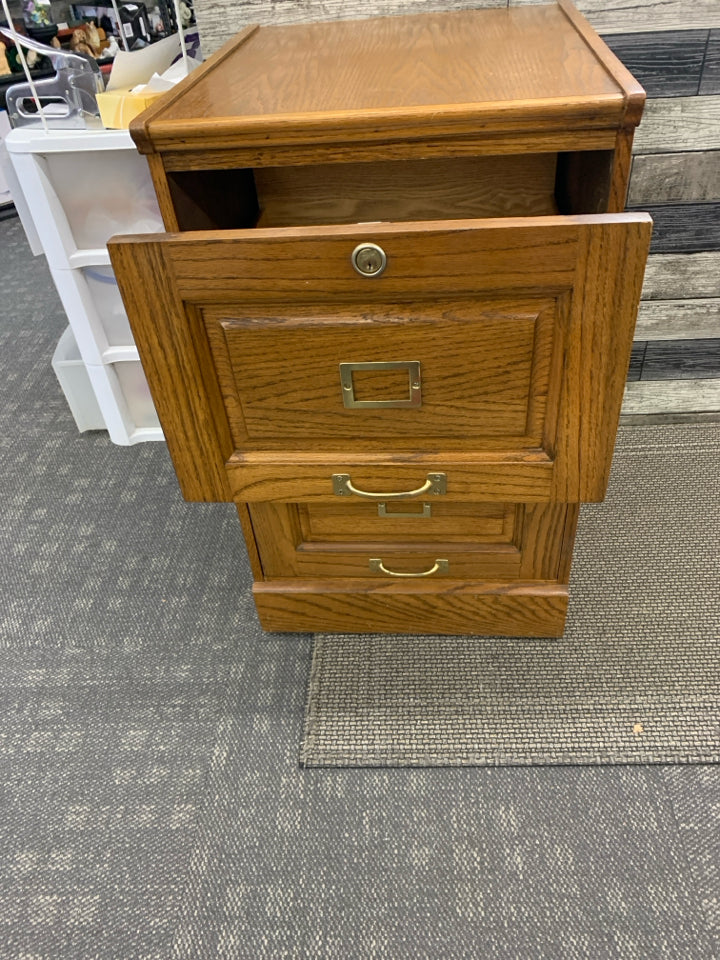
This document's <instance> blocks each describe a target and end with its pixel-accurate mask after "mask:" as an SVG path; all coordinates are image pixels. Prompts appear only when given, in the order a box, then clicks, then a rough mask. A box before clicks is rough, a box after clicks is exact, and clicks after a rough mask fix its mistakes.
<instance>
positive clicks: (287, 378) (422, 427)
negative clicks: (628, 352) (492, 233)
mask: <svg viewBox="0 0 720 960" xmlns="http://www.w3.org/2000/svg"><path fill="white" fill-rule="evenodd" d="M243 314H246V317H245V319H240V318H241V317H242V316H243ZM223 316H224V317H225V319H223ZM230 318H232V319H230ZM205 321H206V324H207V326H208V335H209V338H210V343H211V346H212V350H213V355H214V357H215V367H216V370H217V371H218V379H219V382H220V384H221V389H222V392H223V395H224V396H225V397H226V398H227V399H226V408H227V410H228V413H229V417H230V424H231V429H232V432H233V436H234V437H235V440H236V443H237V445H238V446H241V447H244V448H248V446H249V445H253V444H254V445H257V444H262V443H264V442H265V441H275V442H276V443H282V444H284V445H285V446H286V447H287V448H288V449H290V448H299V449H301V450H302V449H307V447H308V444H310V445H311V446H312V447H313V448H314V449H316V450H320V449H324V448H327V447H328V446H329V447H330V448H331V449H332V448H335V447H336V445H337V443H338V442H345V443H347V442H350V441H351V440H352V441H354V442H356V443H358V444H362V443H366V442H369V441H372V442H373V444H374V446H375V448H376V449H377V450H378V452H381V451H383V450H386V449H393V448H394V447H397V446H398V444H400V446H402V441H403V440H408V441H411V442H414V444H415V445H417V444H427V443H434V444H442V445H445V446H447V445H448V444H453V445H454V446H457V445H460V446H461V447H462V448H463V449H467V448H468V447H469V446H472V445H473V444H474V443H475V444H476V443H478V442H480V443H481V444H482V445H483V446H484V444H485V443H487V441H488V439H489V438H493V437H495V438H497V445H499V446H508V445H510V446H512V447H516V446H518V445H520V446H527V447H533V446H540V445H541V442H542V436H543V425H544V420H545V407H546V403H547V396H548V393H549V389H550V385H549V377H550V364H551V358H552V353H553V349H556V348H555V347H554V339H555V336H556V327H557V325H558V323H559V322H560V321H559V320H558V317H557V312H556V308H555V302H554V301H553V300H548V299H547V298H538V299H534V300H528V301H523V300H522V299H518V300H514V301H513V300H510V301H503V300H495V299H491V300H485V301H484V302H483V300H479V299H472V300H462V299H458V300H449V301H444V300H438V301H434V300H433V301H428V300H427V299H425V298H423V299H418V301H417V302H415V303H413V304H407V303H402V302H400V303H392V302H391V303H387V304H385V303H383V304H376V305H373V306H370V305H363V306H362V307H360V308H358V306H357V305H351V306H349V307H348V306H345V305H343V304H342V303H337V302H334V303H333V304H332V305H331V306H330V307H329V308H328V307H326V306H324V305H321V304H320V305H318V306H317V307H315V308H313V309H305V310H302V309H300V308H299V307H297V306H295V307H293V306H291V307H288V306H287V305H285V304H283V305H280V306H279V307H275V308H274V309H273V307H272V305H263V306H262V307H260V308H259V309H258V308H257V307H256V308H255V309H254V310H248V309H245V310H243V309H242V308H241V307H240V306H237V307H233V308H232V310H230V309H226V308H225V307H221V308H220V309H219V310H211V311H206V312H205ZM288 358H293V359H292V361H291V362H288ZM402 361H413V362H415V363H418V364H419V365H420V374H419V376H420V377H421V404H420V406H418V407H414V408H407V409H402V408H388V409H373V408H357V409H349V408H347V407H345V406H344V405H343V393H344V391H343V389H342V384H341V380H340V373H339V370H340V366H339V365H340V364H341V363H353V362H355V363H359V362H402ZM351 379H352V382H353V386H354V395H355V397H356V398H357V400H359V401H363V400H366V401H373V400H380V401H382V400H403V399H407V397H408V396H409V392H410V385H409V375H408V371H407V370H405V371H393V373H392V376H390V375H388V374H387V372H386V371H375V372H373V371H362V372H356V373H355V374H353V375H352V377H351ZM278 384H282V389H278ZM235 398H236V399H235Z"/></svg>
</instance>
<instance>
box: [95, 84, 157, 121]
mask: <svg viewBox="0 0 720 960" xmlns="http://www.w3.org/2000/svg"><path fill="white" fill-rule="evenodd" d="M162 95H163V91H156V90H147V91H145V90H143V91H141V92H140V93H131V92H130V91H129V90H106V91H105V93H98V94H97V102H98V107H99V108H100V118H101V119H102V122H103V126H105V127H107V129H108V130H127V128H128V126H129V124H130V121H131V120H134V119H135V117H137V115H138V114H139V113H142V112H143V110H144V109H145V108H146V107H149V106H150V104H151V103H154V101H155V100H157V98H158V97H161V96H162Z"/></svg>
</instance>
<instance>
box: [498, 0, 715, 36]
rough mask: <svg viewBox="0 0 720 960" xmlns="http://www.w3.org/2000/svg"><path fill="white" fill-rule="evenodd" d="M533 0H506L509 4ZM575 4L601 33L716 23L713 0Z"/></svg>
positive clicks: (533, 0) (615, 0)
mask: <svg viewBox="0 0 720 960" xmlns="http://www.w3.org/2000/svg"><path fill="white" fill-rule="evenodd" d="M536 2H538V0H509V3H510V6H511V7H516V6H526V5H528V4H532V3H536ZM540 2H541V0H540ZM577 7H578V9H579V10H580V12H581V13H582V14H584V16H586V17H587V19H588V20H589V21H590V23H591V24H592V25H593V27H594V28H595V29H596V30H597V31H598V32H599V33H601V34H603V35H605V34H611V33H630V32H637V31H642V32H643V33H648V32H651V31H655V30H690V29H701V28H704V27H717V25H718V7H717V0H577Z"/></svg>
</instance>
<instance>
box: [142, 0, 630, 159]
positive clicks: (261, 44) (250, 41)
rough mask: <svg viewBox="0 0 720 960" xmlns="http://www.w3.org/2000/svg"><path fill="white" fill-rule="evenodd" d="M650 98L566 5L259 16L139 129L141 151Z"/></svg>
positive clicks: (587, 115)
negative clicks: (283, 23) (298, 19)
mask: <svg viewBox="0 0 720 960" xmlns="http://www.w3.org/2000/svg"><path fill="white" fill-rule="evenodd" d="M549 36H552V39H553V42H552V43H548V37H549ZM318 51H323V55H322V56H319V55H318ZM642 101H643V94H642V91H641V88H640V87H639V86H638V84H637V83H636V81H634V79H633V78H632V77H631V76H630V74H629V73H628V72H627V70H626V69H625V68H624V67H623V66H622V64H621V63H620V62H619V61H618V60H617V59H616V58H615V57H614V56H613V55H612V54H611V52H610V51H609V50H608V49H607V47H605V45H604V44H602V42H601V41H600V40H599V38H597V36H596V35H595V34H593V33H592V32H591V31H590V30H589V28H588V27H587V25H586V24H585V22H584V21H583V20H582V18H578V17H577V16H576V14H574V13H573V12H572V11H570V10H568V11H567V12H565V11H564V10H563V8H562V7H560V6H555V5H546V6H540V7H529V8H527V9H517V10H481V11H446V12H445V13H443V14H442V15H433V14H427V15H421V16H418V17H388V18H383V19H378V20H373V21H366V20H356V21H332V22H322V23H313V24H301V25H296V26H292V27H261V28H260V29H259V30H257V31H256V32H255V33H254V34H252V36H250V37H249V38H247V39H246V40H245V42H244V43H242V45H240V46H239V47H237V48H236V49H235V50H234V52H233V53H232V54H231V55H228V56H223V57H220V58H218V60H217V61H216V62H214V63H213V62H211V63H209V64H208V65H207V69H206V70H205V71H204V72H203V73H202V75H201V76H200V77H199V79H198V78H197V77H195V78H194V76H193V75H191V76H190V77H188V78H187V80H186V81H183V83H181V84H180V85H179V87H178V88H177V90H176V91H174V92H173V94H172V95H171V98H170V99H169V100H168V101H165V100H164V99H163V101H162V102H161V103H159V104H158V105H157V106H156V107H152V108H150V110H149V111H148V112H146V114H144V115H142V116H141V117H140V118H138V119H137V120H136V121H135V122H134V123H133V124H132V126H131V133H132V135H133V137H134V138H135V140H136V142H137V143H138V145H139V146H140V147H141V149H143V150H145V149H147V147H148V143H149V142H150V141H152V142H154V143H155V146H156V147H158V146H159V145H161V144H163V145H167V146H169V145H170V141H172V140H174V141H175V146H176V149H180V150H183V149H189V147H190V144H191V143H192V142H195V143H196V144H197V145H202V144H204V145H205V147H206V148H207V147H209V146H210V145H213V146H215V147H217V148H218V149H219V148H220V146H221V145H223V144H224V145H225V146H227V147H230V146H231V145H233V144H234V146H235V147H241V146H243V145H246V146H250V145H252V144H253V143H254V142H255V143H264V144H265V145H268V146H270V145H272V144H273V143H275V144H282V143H285V144H287V143H294V144H296V145H300V144H302V143H317V142H322V141H325V142H332V141H337V142H343V141H345V142H347V141H348V140H367V139H382V138H383V137H384V138H386V139H387V138H391V139H392V138H394V139H396V140H406V139H408V137H411V138H412V137H414V138H417V137H418V136H422V137H423V138H427V139H431V138H432V137H433V135H438V134H442V135H443V136H449V135H453V136H455V137H458V136H461V135H462V134H463V133H465V134H467V135H470V134H472V133H475V134H477V132H478V130H483V131H484V132H486V133H492V132H493V131H495V132H497V131H507V130H510V129H525V130H531V129H536V130H537V129H543V130H544V129H550V128H552V127H553V124H554V125H555V129H557V128H558V127H562V128H564V129H567V125H568V123H569V122H574V124H575V126H576V127H591V128H592V127H594V128H601V127H603V126H605V127H617V126H622V125H628V124H635V123H637V121H638V119H639V114H640V111H641V109H642Z"/></svg>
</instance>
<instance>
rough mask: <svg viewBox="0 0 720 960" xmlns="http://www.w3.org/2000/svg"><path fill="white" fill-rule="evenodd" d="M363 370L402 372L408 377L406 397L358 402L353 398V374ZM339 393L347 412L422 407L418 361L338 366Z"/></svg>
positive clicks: (373, 362) (376, 362)
mask: <svg viewBox="0 0 720 960" xmlns="http://www.w3.org/2000/svg"><path fill="white" fill-rule="evenodd" d="M356 370H357V371H359V370H364V371H371V372H379V371H382V370H404V371H405V372H406V373H407V375H408V395H407V397H404V398H401V399H400V400H397V399H396V400H358V399H357V398H356V397H355V384H354V383H353V373H354V372H355V371H356ZM340 388H341V389H340V392H341V393H342V399H343V405H344V406H345V407H347V408H348V409H349V410H382V409H391V408H394V409H403V408H404V409H408V408H413V407H420V406H422V377H421V376H420V361H419V360H377V361H367V362H366V363H341V364H340Z"/></svg>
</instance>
